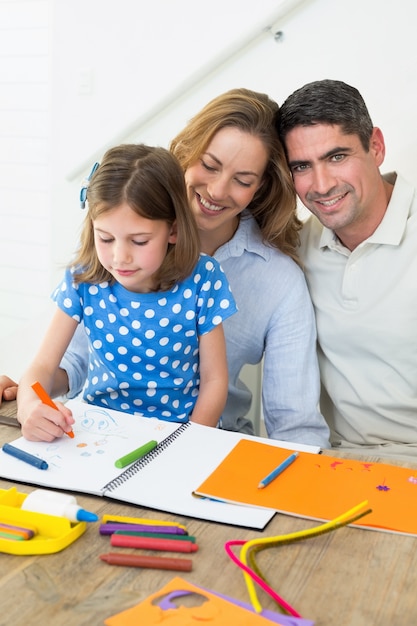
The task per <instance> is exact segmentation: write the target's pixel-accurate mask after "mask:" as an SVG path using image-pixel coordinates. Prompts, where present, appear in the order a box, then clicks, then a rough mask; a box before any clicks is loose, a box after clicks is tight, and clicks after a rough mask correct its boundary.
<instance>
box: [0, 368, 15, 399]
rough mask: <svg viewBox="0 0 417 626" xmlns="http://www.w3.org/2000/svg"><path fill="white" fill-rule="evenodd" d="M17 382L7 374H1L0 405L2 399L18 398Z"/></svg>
mask: <svg viewBox="0 0 417 626" xmlns="http://www.w3.org/2000/svg"><path fill="white" fill-rule="evenodd" d="M16 396H17V383H16V382H15V381H14V380H12V379H11V378H9V377H8V376H6V375H5V374H3V375H1V376H0V405H1V402H2V400H16Z"/></svg>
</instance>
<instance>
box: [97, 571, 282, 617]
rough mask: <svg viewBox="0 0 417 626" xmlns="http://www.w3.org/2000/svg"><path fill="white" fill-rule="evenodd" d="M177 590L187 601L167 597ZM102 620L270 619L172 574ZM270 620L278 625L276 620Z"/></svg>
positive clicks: (173, 594)
mask: <svg viewBox="0 0 417 626" xmlns="http://www.w3.org/2000/svg"><path fill="white" fill-rule="evenodd" d="M177 591H188V592H189V594H188V596H187V600H184V601H181V598H180V597H179V598H177V599H174V597H173V598H172V599H170V597H171V596H175V592H177ZM193 594H194V596H193ZM193 598H194V601H193ZM164 599H165V601H166V600H167V599H168V600H169V602H170V603H171V605H172V608H166V607H165V606H164V603H163V601H164ZM104 623H105V624H106V626H138V624H143V626H152V624H161V623H162V624H165V623H166V624H169V625H170V626H175V625H177V626H192V625H193V624H194V625H197V624H213V626H214V625H216V626H231V625H232V624H239V626H263V625H265V626H267V625H268V624H269V625H270V624H271V621H270V620H269V619H266V618H264V617H262V616H261V615H258V614H256V613H252V612H250V611H247V610H246V609H243V608H241V607H239V606H237V605H235V604H232V603H230V602H228V601H227V600H223V598H219V597H218V596H216V595H214V594H211V593H209V592H207V591H205V590H202V589H200V588H199V587H196V586H194V585H192V584H191V583H189V582H187V581H185V580H183V579H182V578H179V577H175V578H173V579H172V580H171V582H169V583H168V584H167V585H165V587H163V588H162V589H160V591H158V592H157V593H154V594H152V595H151V596H149V597H148V598H147V599H146V600H144V601H143V602H141V603H140V604H137V605H136V606H134V607H132V608H131V609H127V610H126V611H122V612H121V613H118V614H117V615H113V616H112V617H109V618H108V619H106V620H105V622H104ZM274 623H275V626H279V624H278V623H277V622H274Z"/></svg>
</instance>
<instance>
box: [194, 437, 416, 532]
mask: <svg viewBox="0 0 417 626" xmlns="http://www.w3.org/2000/svg"><path fill="white" fill-rule="evenodd" d="M288 455H289V451H288V450H284V449H281V448H275V447H272V446H269V445H268V444H264V443H260V442H257V441H251V440H242V441H240V442H239V443H238V444H237V445H236V446H235V448H233V450H232V451H231V452H230V454H228V455H227V457H226V458H225V459H224V461H223V462H222V463H221V464H220V465H219V466H218V467H217V469H216V470H215V471H214V472H213V473H212V474H211V475H210V476H209V477H208V478H207V479H206V480H205V481H204V482H203V483H202V484H201V485H200V486H199V487H198V489H196V491H195V493H197V494H199V495H204V496H208V497H211V498H216V499H219V500H225V501H227V502H234V503H240V504H246V505H251V506H260V507H266V508H270V509H274V510H276V511H278V512H281V513H287V514H290V515H295V516H299V517H305V518H310V519H316V520H331V519H334V518H335V517H337V516H338V515H340V514H341V513H343V512H344V511H347V510H348V509H350V508H352V507H353V506H355V505H357V504H359V503H361V502H363V501H364V500H367V501H368V503H369V506H370V508H372V513H371V514H369V515H367V516H366V517H364V518H363V519H361V520H359V521H358V522H357V525H358V526H360V527H365V528H370V529H374V530H386V531H391V532H399V533H406V534H412V535H417V470H413V469H407V468H404V467H396V466H394V465H388V464H384V463H369V462H367V461H358V460H351V459H342V458H335V457H330V456H324V455H321V454H320V455H317V454H309V453H307V452H300V453H299V456H298V458H297V459H296V461H295V462H294V463H292V464H291V465H290V466H289V467H288V468H287V469H286V470H285V471H284V472H283V473H282V474H280V475H279V476H278V477H277V478H276V479H275V480H274V481H273V482H272V483H270V484H269V485H268V486H267V487H265V488H264V489H258V483H259V482H260V481H261V480H262V479H263V478H264V477H265V476H266V475H267V474H269V473H270V472H271V471H272V470H273V469H274V468H275V467H276V466H277V465H279V463H281V462H282V461H283V460H284V459H285V458H287V456H288Z"/></svg>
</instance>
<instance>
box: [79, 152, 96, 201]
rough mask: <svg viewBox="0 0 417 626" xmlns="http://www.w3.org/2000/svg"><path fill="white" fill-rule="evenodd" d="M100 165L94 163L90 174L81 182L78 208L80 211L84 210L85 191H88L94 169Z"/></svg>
mask: <svg viewBox="0 0 417 626" xmlns="http://www.w3.org/2000/svg"><path fill="white" fill-rule="evenodd" d="M99 165H100V163H94V165H93V167H92V168H91V172H90V173H89V175H88V176H87V177H86V178H84V180H83V182H82V183H81V190H80V206H81V208H82V209H85V204H86V202H87V189H88V185H89V184H90V180H91V178H92V177H93V174H94V172H95V171H96V169H97V168H98V166H99Z"/></svg>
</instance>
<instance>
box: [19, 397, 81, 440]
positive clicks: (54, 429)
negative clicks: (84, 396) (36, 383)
mask: <svg viewBox="0 0 417 626" xmlns="http://www.w3.org/2000/svg"><path fill="white" fill-rule="evenodd" d="M55 403H56V405H57V407H58V409H53V408H52V407H50V406H47V405H46V404H43V403H42V402H40V401H39V400H35V401H31V402H30V403H26V404H25V405H24V406H23V407H20V406H18V413H17V419H18V420H19V422H20V423H21V425H22V435H23V436H24V437H25V438H26V439H29V440H30V441H53V440H54V439H57V438H59V437H62V436H63V435H65V433H68V432H70V431H71V430H72V428H71V427H72V424H74V421H75V420H74V418H73V416H72V412H71V411H70V409H68V408H67V407H66V406H65V404H62V402H55Z"/></svg>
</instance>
